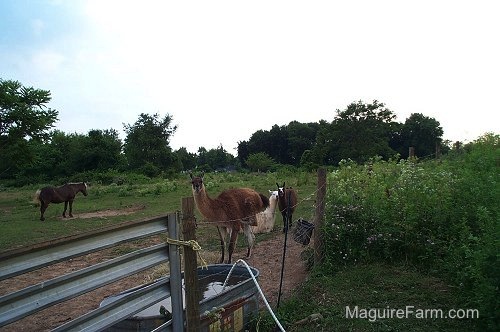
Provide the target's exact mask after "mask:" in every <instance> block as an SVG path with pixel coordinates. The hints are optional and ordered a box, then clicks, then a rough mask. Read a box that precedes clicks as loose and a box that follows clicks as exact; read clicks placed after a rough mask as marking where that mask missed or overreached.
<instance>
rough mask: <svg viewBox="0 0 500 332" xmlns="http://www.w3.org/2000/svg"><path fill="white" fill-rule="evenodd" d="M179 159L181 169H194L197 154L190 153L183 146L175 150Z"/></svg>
mask: <svg viewBox="0 0 500 332" xmlns="http://www.w3.org/2000/svg"><path fill="white" fill-rule="evenodd" d="M174 153H175V155H176V156H177V160H178V161H179V163H180V165H179V167H180V170H183V171H187V170H192V169H194V168H195V167H196V158H197V157H196V154H195V153H190V152H188V151H187V149H186V148H184V147H182V148H180V149H179V150H177V151H175V152H174Z"/></svg>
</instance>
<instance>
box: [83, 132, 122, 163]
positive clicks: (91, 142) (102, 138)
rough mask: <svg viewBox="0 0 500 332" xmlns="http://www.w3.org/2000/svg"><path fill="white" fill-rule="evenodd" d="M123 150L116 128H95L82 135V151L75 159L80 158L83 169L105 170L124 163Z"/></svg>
mask: <svg viewBox="0 0 500 332" xmlns="http://www.w3.org/2000/svg"><path fill="white" fill-rule="evenodd" d="M121 150H122V142H121V140H120V138H119V136H118V132H117V131H116V130H114V129H109V130H97V129H93V130H90V131H89V132H88V135H87V136H84V137H82V139H81V147H80V151H79V152H78V154H77V156H75V157H76V158H74V159H75V160H78V164H79V165H81V166H80V167H81V170H82V171H89V170H97V171H105V170H108V169H112V168H120V167H121V166H122V165H123V164H124V156H123V155H122V154H121Z"/></svg>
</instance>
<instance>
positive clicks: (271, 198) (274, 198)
mask: <svg viewBox="0 0 500 332" xmlns="http://www.w3.org/2000/svg"><path fill="white" fill-rule="evenodd" d="M277 200H278V191H277V190H274V191H273V190H269V202H273V201H274V202H276V201H277Z"/></svg>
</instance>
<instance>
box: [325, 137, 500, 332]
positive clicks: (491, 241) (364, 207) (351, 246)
mask: <svg viewBox="0 0 500 332" xmlns="http://www.w3.org/2000/svg"><path fill="white" fill-rule="evenodd" d="M498 141H499V139H498V135H486V136H484V137H482V138H480V139H479V140H477V141H476V142H474V143H473V144H471V145H469V146H468V147H467V151H468V152H465V151H464V152H462V153H461V154H457V155H455V156H450V158H447V159H445V160H443V161H441V162H435V161H428V162H420V163H419V162H417V161H409V162H408V161H404V160H402V161H400V162H396V161H388V162H385V161H382V160H372V161H371V162H369V163H367V164H365V165H358V164H356V163H354V162H352V161H343V162H341V164H340V168H339V169H338V170H337V171H334V172H332V173H331V174H330V176H329V180H330V183H331V186H330V188H329V191H328V193H327V196H328V204H327V212H326V220H327V221H328V222H327V223H326V225H325V238H326V239H328V241H326V242H325V253H326V259H325V261H326V263H327V265H329V266H339V265H346V264H352V263H354V262H373V261H380V260H382V261H388V262H394V261H404V262H408V263H411V264H414V265H416V266H419V267H420V268H422V269H424V270H425V271H429V272H431V273H441V274H443V275H445V276H446V278H447V279H448V280H449V281H450V282H453V283H454V284H455V285H456V286H457V287H459V289H460V291H461V294H462V295H463V297H464V300H463V301H464V303H467V304H468V305H470V306H471V307H475V308H478V309H480V312H481V315H482V317H484V318H488V319H489V320H487V323H485V324H490V325H491V324H493V325H494V324H498V319H499V316H498V312H499V310H498V307H499V301H498V298H499V297H498V295H499V294H498V287H499V285H500V282H499V274H498V272H499V270H500V261H499V259H498V258H499V248H500V246H499V239H500V225H499V213H498V212H499V201H498V197H500V195H499V194H500V193H499V186H498V183H499V180H500V178H499V177H500V175H499V174H500V173H499V172H498V155H499V153H498V152H499V147H498ZM495 319H496V323H495ZM492 322H493V323H492ZM489 327H490V328H492V326H489Z"/></svg>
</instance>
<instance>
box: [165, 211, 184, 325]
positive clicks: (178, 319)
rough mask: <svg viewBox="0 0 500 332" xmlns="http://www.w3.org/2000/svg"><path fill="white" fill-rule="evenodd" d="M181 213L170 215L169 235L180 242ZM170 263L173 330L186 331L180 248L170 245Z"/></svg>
mask: <svg viewBox="0 0 500 332" xmlns="http://www.w3.org/2000/svg"><path fill="white" fill-rule="evenodd" d="M178 220H179V213H176V214H169V215H168V235H169V237H170V238H171V239H174V240H179V233H178V227H179V226H178V225H179V223H178ZM169 262H170V294H171V295H170V296H171V301H172V330H173V331H174V332H182V331H184V315H183V313H184V305H183V303H182V275H181V261H180V254H179V246H178V245H175V244H170V245H169Z"/></svg>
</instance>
